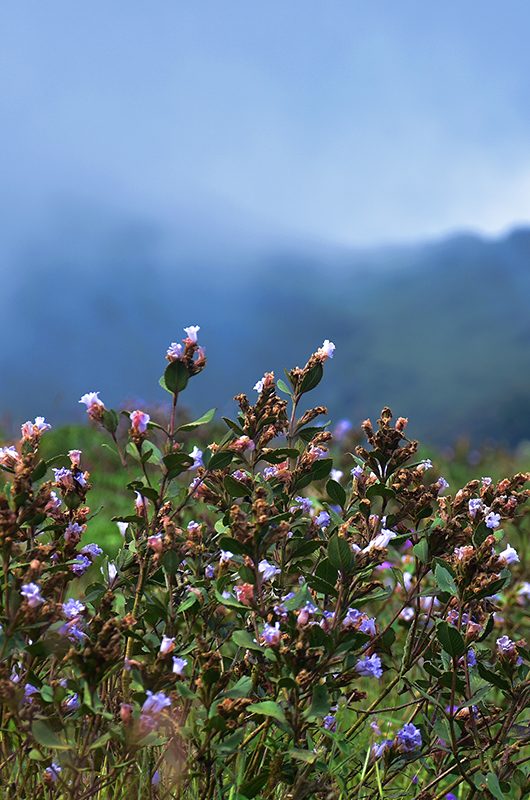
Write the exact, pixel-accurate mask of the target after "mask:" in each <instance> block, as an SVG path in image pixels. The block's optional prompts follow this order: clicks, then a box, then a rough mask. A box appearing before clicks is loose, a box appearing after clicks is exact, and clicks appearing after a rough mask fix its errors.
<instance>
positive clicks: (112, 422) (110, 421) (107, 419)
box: [101, 408, 120, 433]
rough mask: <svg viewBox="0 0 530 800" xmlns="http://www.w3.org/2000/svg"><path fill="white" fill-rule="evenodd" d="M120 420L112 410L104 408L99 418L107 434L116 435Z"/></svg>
mask: <svg viewBox="0 0 530 800" xmlns="http://www.w3.org/2000/svg"><path fill="white" fill-rule="evenodd" d="M119 421H120V418H119V417H118V415H117V414H116V412H115V411H114V409H112V408H108V409H107V408H106V409H105V411H104V412H103V416H102V418H101V424H102V425H103V427H104V428H105V429H106V430H108V432H109V433H116V430H117V428H118V423H119Z"/></svg>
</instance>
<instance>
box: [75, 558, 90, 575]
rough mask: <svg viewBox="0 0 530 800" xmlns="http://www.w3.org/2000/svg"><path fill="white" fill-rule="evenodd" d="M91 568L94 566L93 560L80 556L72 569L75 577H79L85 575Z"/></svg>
mask: <svg viewBox="0 0 530 800" xmlns="http://www.w3.org/2000/svg"><path fill="white" fill-rule="evenodd" d="M90 566H92V562H91V560H90V559H89V558H87V557H86V556H84V555H80V556H77V558H76V559H75V561H74V563H73V564H72V567H71V569H72V572H73V573H74V574H75V575H78V576H79V575H84V574H85V572H86V571H87V569H88V568H89V567H90Z"/></svg>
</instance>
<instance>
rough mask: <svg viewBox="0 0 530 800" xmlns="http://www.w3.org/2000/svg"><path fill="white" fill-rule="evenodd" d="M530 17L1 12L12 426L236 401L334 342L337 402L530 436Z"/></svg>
mask: <svg viewBox="0 0 530 800" xmlns="http://www.w3.org/2000/svg"><path fill="white" fill-rule="evenodd" d="M529 26H530V6H529V5H528V3H527V2H525V0H510V2H509V3H507V4H503V5H502V8H501V6H500V5H499V4H498V3H497V2H494V0H468V2H466V3H465V4H464V3H459V2H453V1H452V0H449V2H446V3H443V4H441V3H440V4H434V3H421V2H418V0H414V1H413V2H412V1H410V0H400V2H399V3H394V2H390V0H387V1H386V2H381V3H377V4H375V3H365V2H361V1H360V0H344V1H341V0H327V2H326V3H317V2H307V0H289V2H285V1H284V0H269V2H267V3H249V2H243V0H227V2H224V3H220V2H218V1H217V0H200V1H199V2H195V3H183V2H178V1H177V2H175V0H158V2H157V3H154V4H153V3H145V2H139V0H133V2H131V0H127V2H125V0H113V2H112V3H108V2H104V1H103V0H92V2H91V3H83V4H81V3H72V2H67V0H54V2H52V3H42V2H37V0H25V2H24V3H16V2H8V3H4V4H2V6H1V8H0V115H1V119H2V124H1V126H0V163H1V168H0V175H1V179H0V187H1V188H0V219H1V230H0V234H1V235H0V278H1V288H2V293H1V296H2V304H1V308H2V312H1V325H2V343H1V348H0V417H1V420H2V427H3V429H4V431H9V430H10V429H15V427H17V426H18V425H20V423H21V422H23V421H24V420H25V419H27V418H28V417H32V418H33V417H34V416H35V415H36V414H44V415H46V417H48V418H49V420H50V421H51V422H52V424H54V425H58V424H61V423H65V422H75V421H76V420H81V419H82V418H83V416H84V415H83V408H82V407H81V406H80V405H79V404H78V399H79V397H80V396H81V394H83V393H84V392H86V391H90V390H98V391H100V392H101V397H102V399H103V400H104V401H105V403H106V404H107V405H109V406H110V405H119V404H120V403H132V402H134V403H135V404H143V405H146V406H150V405H151V404H156V403H158V402H162V401H163V400H164V397H163V394H164V393H163V391H162V390H161V389H160V388H159V387H158V384H157V381H158V377H159V375H160V374H161V373H162V371H163V368H164V363H165V362H164V355H165V351H166V348H167V346H168V345H169V343H170V342H171V341H175V340H177V341H178V340H179V339H180V338H182V337H183V336H184V333H183V331H182V328H183V326H185V325H191V324H198V325H200V326H201V332H200V341H201V343H202V344H203V345H204V346H205V347H206V350H207V355H208V358H209V365H208V368H207V369H206V371H205V372H204V373H203V374H202V375H201V376H200V377H199V378H197V379H196V380H194V381H192V382H191V384H190V387H191V389H190V392H189V393H187V397H186V400H187V402H188V403H189V404H190V406H191V407H192V410H193V411H196V412H197V413H202V412H203V411H204V410H206V408H208V407H210V406H213V405H217V406H218V408H219V410H220V412H223V413H226V412H228V411H230V410H231V409H232V408H233V401H232V396H233V395H234V394H235V393H236V392H238V391H246V392H248V393H252V387H253V385H254V383H255V382H256V380H257V379H258V378H260V377H261V375H262V374H263V372H264V371H265V370H268V369H275V370H276V371H277V373H278V374H281V370H282V368H283V367H284V366H289V367H291V366H294V365H296V364H300V365H303V363H305V360H306V358H307V356H308V355H309V354H310V353H311V352H313V351H314V350H315V349H316V348H317V347H319V346H320V345H321V343H322V340H323V339H324V338H329V339H331V340H332V341H333V342H334V343H335V344H336V347H337V350H336V355H335V358H334V360H333V361H332V362H328V365H327V368H326V379H325V381H324V382H323V383H322V384H321V386H320V387H319V390H318V391H319V396H318V398H317V399H318V400H319V401H321V402H323V403H325V404H327V405H328V407H329V409H330V414H331V415H332V416H333V417H334V418H335V419H336V418H338V417H347V418H349V419H351V420H353V422H354V423H355V424H357V423H358V422H359V421H360V420H361V419H364V418H365V417H367V416H372V418H375V417H377V415H378V412H379V410H380V409H381V407H382V405H385V404H388V405H390V406H391V407H392V408H393V410H394V411H395V413H396V414H397V415H403V416H407V417H409V418H410V427H409V430H410V433H411V435H413V436H417V437H420V438H422V439H423V440H425V441H427V442H428V443H431V444H433V445H435V446H437V447H440V446H441V447H445V448H448V447H451V446H453V445H454V443H455V442H456V441H457V440H461V439H462V438H465V439H467V440H468V441H469V443H470V447H475V446H476V447H478V446H479V445H482V444H484V443H487V442H491V443H492V444H495V445H499V444H500V445H504V446H506V447H510V448H514V447H517V446H520V444H521V442H524V441H525V440H528V439H530V414H529V409H530V346H529V345H530V313H529V301H530V77H529V76H530V48H528V33H529Z"/></svg>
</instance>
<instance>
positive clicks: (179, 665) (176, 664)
mask: <svg viewBox="0 0 530 800" xmlns="http://www.w3.org/2000/svg"><path fill="white" fill-rule="evenodd" d="M187 664H188V659H187V658H179V657H178V656H174V657H173V670H172V672H173V674H174V675H177V676H178V677H179V678H181V677H182V675H183V674H184V668H185V667H186V666H187Z"/></svg>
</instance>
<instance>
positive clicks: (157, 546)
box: [147, 533, 164, 553]
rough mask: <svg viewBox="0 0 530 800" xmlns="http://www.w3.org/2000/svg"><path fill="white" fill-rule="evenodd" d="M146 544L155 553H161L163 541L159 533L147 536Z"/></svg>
mask: <svg viewBox="0 0 530 800" xmlns="http://www.w3.org/2000/svg"><path fill="white" fill-rule="evenodd" d="M147 545H148V547H150V548H151V550H153V551H154V552H155V553H161V552H162V550H163V549H164V541H163V537H162V534H161V533H154V534H153V535H152V536H148V537H147Z"/></svg>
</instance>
